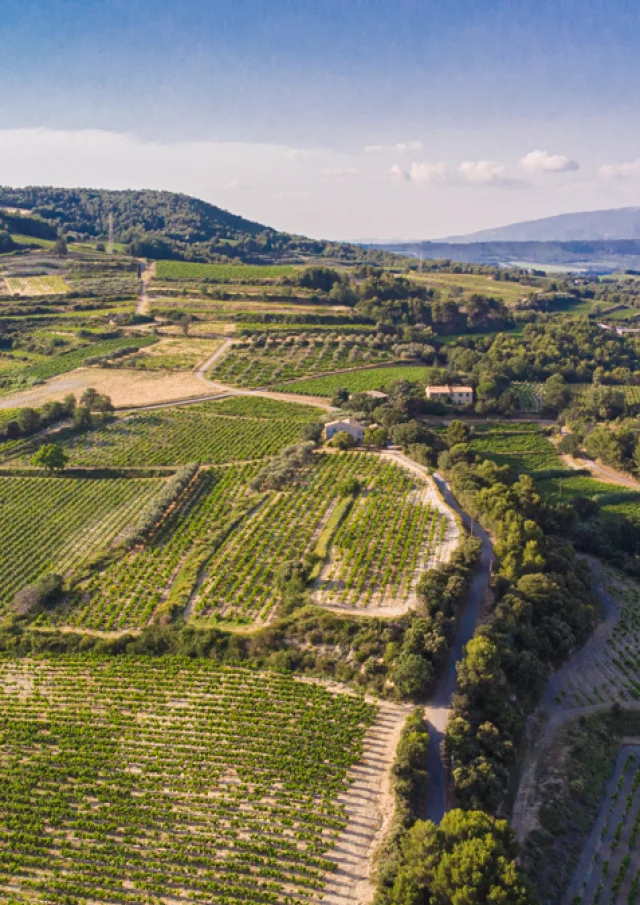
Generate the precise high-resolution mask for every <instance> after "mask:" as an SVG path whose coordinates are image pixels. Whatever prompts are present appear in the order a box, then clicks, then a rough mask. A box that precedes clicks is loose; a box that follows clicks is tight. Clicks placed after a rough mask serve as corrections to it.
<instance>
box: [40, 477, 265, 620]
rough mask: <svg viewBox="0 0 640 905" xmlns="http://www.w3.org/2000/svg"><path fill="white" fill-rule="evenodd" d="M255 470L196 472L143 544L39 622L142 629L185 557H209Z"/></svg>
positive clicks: (185, 565) (186, 562)
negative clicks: (223, 526) (169, 510)
mask: <svg viewBox="0 0 640 905" xmlns="http://www.w3.org/2000/svg"><path fill="white" fill-rule="evenodd" d="M256 470H257V466H256V465H244V466H237V467H231V468H223V469H222V468H221V469H219V470H213V469H212V470H207V471H203V472H201V473H200V474H199V476H198V479H197V481H196V483H195V485H194V486H193V488H192V489H191V492H190V493H187V494H185V495H184V496H183V497H182V499H181V500H179V502H178V505H176V506H175V507H174V508H173V510H172V511H171V512H170V513H169V515H168V517H167V518H166V519H165V520H164V521H163V523H162V525H161V527H160V529H159V531H158V533H157V534H155V535H154V536H153V537H152V538H151V539H150V541H149V542H148V543H147V544H144V545H139V546H138V547H136V548H135V549H134V550H132V551H131V552H130V553H128V554H127V555H126V556H125V557H124V558H123V559H118V560H116V561H115V562H113V563H111V564H110V565H109V566H107V567H106V568H105V569H103V570H101V571H100V572H98V573H95V574H94V575H92V576H91V578H89V579H88V580H87V581H85V582H83V583H82V584H81V585H80V586H79V587H78V588H77V589H76V591H75V593H74V594H73V595H72V597H71V599H70V601H69V602H68V604H67V605H66V606H65V607H63V608H59V609H58V610H57V611H56V612H55V613H54V614H52V615H51V616H50V617H49V618H48V619H46V620H42V621H47V622H51V621H53V622H57V623H60V622H62V623H65V624H67V625H72V626H75V627H80V628H88V629H101V630H118V629H125V628H139V627H141V626H143V625H145V624H146V623H147V622H148V621H149V619H150V618H151V617H152V616H153V615H154V613H155V611H156V610H157V608H158V606H159V604H160V603H161V601H162V600H163V599H164V597H165V596H166V595H167V594H168V593H169V591H170V590H171V588H172V587H173V586H174V585H175V583H176V582H180V580H181V575H182V569H183V568H189V565H190V561H189V559H188V557H189V555H190V554H191V555H192V556H193V554H194V550H195V552H196V553H197V554H198V555H203V557H205V556H206V553H207V552H208V551H210V553H211V554H212V553H213V552H214V550H215V544H216V540H217V539H218V538H217V536H218V533H219V531H220V525H221V524H223V523H224V520H225V519H226V518H228V517H229V516H230V515H231V514H232V512H233V508H234V506H235V505H236V504H237V503H239V502H240V501H241V500H242V499H243V498H245V497H246V496H247V482H248V481H249V480H250V478H251V477H253V475H254V474H255V472H256Z"/></svg>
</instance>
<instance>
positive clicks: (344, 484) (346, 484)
mask: <svg viewBox="0 0 640 905" xmlns="http://www.w3.org/2000/svg"><path fill="white" fill-rule="evenodd" d="M359 492H360V481H359V480H358V479H357V478H354V477H353V476H352V477H350V478H345V479H344V481H340V483H339V484H338V495H339V496H341V497H346V496H355V495H356V493H359Z"/></svg>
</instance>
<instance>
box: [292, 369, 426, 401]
mask: <svg viewBox="0 0 640 905" xmlns="http://www.w3.org/2000/svg"><path fill="white" fill-rule="evenodd" d="M426 373H427V370H426V368H423V367H420V366H419V365H415V366H414V365H397V366H393V367H388V368H367V369H365V370H363V371H351V372H346V373H343V374H331V375H328V376H327V377H310V378H309V379H308V380H300V381H297V382H294V383H283V384H279V385H278V386H277V387H276V389H278V390H282V391H283V392H286V393H301V394H308V395H310V396H332V395H333V394H334V393H335V391H336V390H337V389H339V388H341V387H346V388H347V389H348V390H349V392H350V393H363V392H366V391H367V390H384V389H387V388H388V387H389V386H390V385H391V384H392V383H393V381H394V380H408V381H410V382H411V383H421V382H423V381H424V380H425V378H426Z"/></svg>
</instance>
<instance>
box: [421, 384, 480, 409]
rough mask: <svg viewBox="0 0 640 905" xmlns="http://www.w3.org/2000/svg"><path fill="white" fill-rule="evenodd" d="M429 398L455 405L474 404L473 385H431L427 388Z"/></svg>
mask: <svg viewBox="0 0 640 905" xmlns="http://www.w3.org/2000/svg"><path fill="white" fill-rule="evenodd" d="M425 392H426V394H427V399H435V400H437V401H438V402H450V403H452V404H453V405H473V387H468V386H431V387H427V389H426V391H425Z"/></svg>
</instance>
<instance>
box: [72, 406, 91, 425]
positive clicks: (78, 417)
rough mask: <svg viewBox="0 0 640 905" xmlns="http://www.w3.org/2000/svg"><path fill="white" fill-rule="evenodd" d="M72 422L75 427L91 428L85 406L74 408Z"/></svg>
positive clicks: (89, 414)
mask: <svg viewBox="0 0 640 905" xmlns="http://www.w3.org/2000/svg"><path fill="white" fill-rule="evenodd" d="M73 421H74V423H75V426H76V427H91V412H90V411H89V409H88V407H87V406H86V405H78V406H76V408H75V410H74V412H73Z"/></svg>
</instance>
